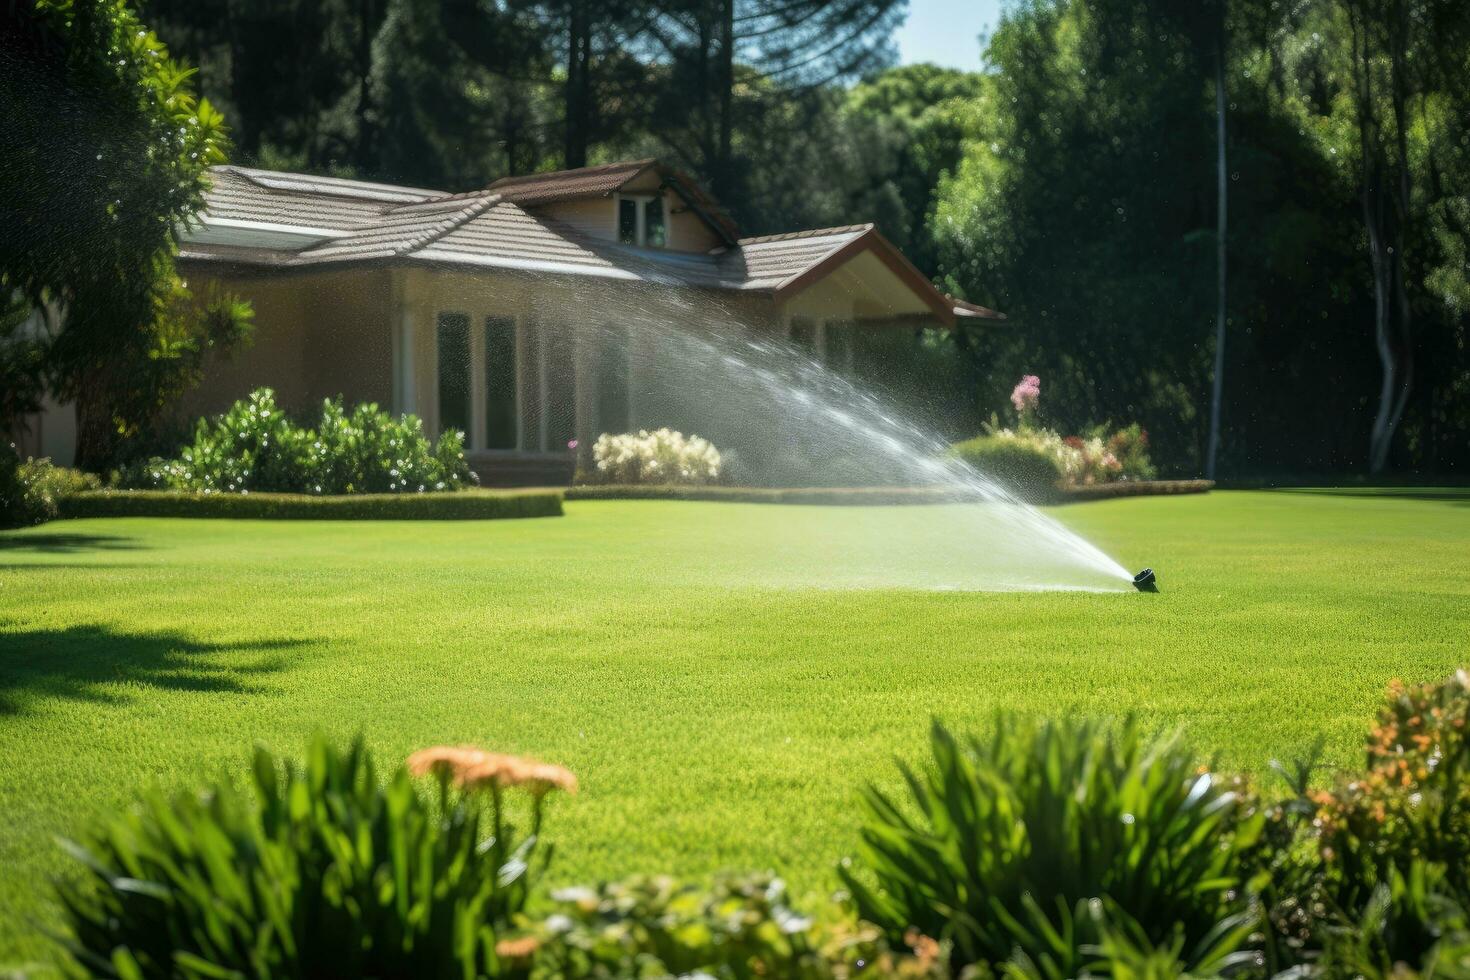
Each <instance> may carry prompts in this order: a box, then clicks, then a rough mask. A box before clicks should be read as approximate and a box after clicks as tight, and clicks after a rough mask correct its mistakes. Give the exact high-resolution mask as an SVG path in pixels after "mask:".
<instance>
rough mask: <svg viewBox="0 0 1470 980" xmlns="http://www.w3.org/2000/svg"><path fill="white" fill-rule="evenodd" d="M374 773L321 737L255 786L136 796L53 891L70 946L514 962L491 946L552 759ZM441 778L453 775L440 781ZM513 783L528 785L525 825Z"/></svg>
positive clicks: (366, 966) (373, 972) (415, 970)
mask: <svg viewBox="0 0 1470 980" xmlns="http://www.w3.org/2000/svg"><path fill="white" fill-rule="evenodd" d="M411 761H412V763H413V765H414V768H415V769H416V770H417V771H419V772H431V771H432V772H435V773H437V774H438V776H439V779H440V781H439V788H438V799H437V801H430V800H427V799H425V798H424V797H423V796H421V795H420V794H419V793H418V792H417V790H416V789H415V787H414V785H413V782H412V779H411V778H410V775H409V772H408V770H407V769H403V768H399V769H398V770H397V771H396V772H394V773H393V775H392V776H391V777H390V778H389V780H388V782H387V784H386V785H382V784H380V783H379V782H378V779H377V776H376V773H375V770H374V766H373V762H372V758H371V756H370V755H369V753H368V752H367V750H366V749H365V748H364V746H363V744H362V741H361V739H359V740H357V741H355V742H353V743H352V745H351V746H350V747H349V748H348V749H347V750H346V751H338V750H337V749H334V748H333V747H332V746H331V745H329V744H328V743H327V742H325V741H324V740H322V739H320V738H319V739H317V740H316V741H315V742H314V743H313V744H312V746H311V749H310V751H309V753H308V756H307V761H306V763H305V765H304V766H297V765H295V764H293V763H291V762H284V763H282V762H280V761H279V760H277V759H275V758H274V757H272V756H271V755H270V754H269V753H267V752H266V751H265V750H263V749H261V750H257V752H256V755H255V759H254V768H253V783H254V787H253V788H254V793H253V794H251V793H246V792H242V791H241V790H239V789H238V788H236V787H235V786H234V785H232V784H231V783H230V782H227V781H226V782H222V783H220V784H218V785H216V786H214V787H212V788H211V789H210V790H208V791H207V792H205V793H203V794H198V795H195V794H187V793H180V794H177V795H174V796H166V795H164V794H162V793H157V792H155V793H153V794H150V795H148V796H145V797H144V799H143V801H142V804H141V806H140V807H139V808H138V809H137V810H135V811H134V812H131V813H128V814H125V815H123V816H121V817H118V818H116V819H114V820H113V821H111V822H110V823H109V824H107V825H106V826H105V827H104V828H103V829H102V830H101V831H100V832H98V833H97V834H95V835H94V836H93V837H92V838H91V839H90V840H88V841H87V842H86V843H84V844H70V845H69V847H70V849H71V851H72V852H73V853H74V854H75V855H76V856H77V857H78V858H79V859H80V860H81V861H82V862H83V864H84V865H85V866H86V868H87V869H88V870H89V874H88V875H87V876H86V878H85V879H84V880H82V881H80V882H76V883H69V884H66V885H64V886H63V888H62V891H61V901H62V905H63V907H64V909H65V911H66V916H67V918H68V920H69V924H70V926H71V932H72V938H71V939H70V941H69V946H70V948H71V950H72V953H73V955H74V956H75V958H76V960H77V962H78V963H79V964H80V965H81V966H82V967H83V968H84V969H86V970H87V971H88V972H89V973H91V974H92V975H98V976H115V977H177V976H185V977H224V976H253V977H273V976H293V977H357V976H376V977H430V976H451V975H453V976H467V977H468V976H515V975H521V974H523V973H524V970H523V969H522V968H521V967H518V966H516V965H515V962H514V961H513V960H510V959H507V958H506V957H505V956H503V955H502V954H501V953H497V951H496V946H497V943H498V942H499V941H502V940H504V938H505V935H506V930H507V929H508V928H509V926H510V922H511V919H512V917H514V916H516V915H518V914H519V913H520V912H521V911H522V910H523V909H524V907H525V904H526V899H527V896H528V895H529V893H530V891H531V889H532V887H533V886H534V884H535V882H536V879H537V876H538V875H539V873H540V872H541V871H542V870H543V869H544V867H545V864H546V862H547V861H548V860H549V857H550V850H549V849H548V848H544V847H538V834H539V829H540V823H541V811H542V802H543V796H544V794H545V792H546V791H547V790H549V789H552V788H565V789H575V780H573V779H572V778H571V775H570V773H567V772H566V771H565V770H563V769H560V768H559V767H556V766H545V765H541V764H538V763H532V762H529V761H527V760H521V759H514V758H512V757H508V756H497V755H492V754H490V753H483V752H475V751H471V750H463V749H443V750H431V751H429V752H426V753H421V754H420V755H419V756H416V757H415V758H414V759H413V760H411ZM451 781H452V782H453V784H454V785H451ZM508 787H520V788H521V789H522V790H526V791H529V793H530V797H531V802H530V807H531V815H530V830H529V833H522V832H521V830H520V829H519V828H518V827H516V826H515V825H514V824H513V823H512V822H511V821H510V819H509V817H510V816H511V810H512V807H511V806H510V805H509V801H508V799H507V797H506V796H505V794H504V790H505V789H506V788H508Z"/></svg>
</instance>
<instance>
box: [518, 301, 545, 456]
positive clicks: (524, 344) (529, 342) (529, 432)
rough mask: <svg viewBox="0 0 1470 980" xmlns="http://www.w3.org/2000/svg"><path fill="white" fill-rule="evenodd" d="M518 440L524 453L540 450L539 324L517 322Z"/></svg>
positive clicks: (533, 320)
mask: <svg viewBox="0 0 1470 980" xmlns="http://www.w3.org/2000/svg"><path fill="white" fill-rule="evenodd" d="M521 365H522V371H521V377H520V382H521V442H520V448H521V449H522V450H524V451H526V452H532V453H534V452H540V450H541V324H540V322H539V321H537V320H535V319H530V320H527V321H525V322H524V323H523V324H522V325H521Z"/></svg>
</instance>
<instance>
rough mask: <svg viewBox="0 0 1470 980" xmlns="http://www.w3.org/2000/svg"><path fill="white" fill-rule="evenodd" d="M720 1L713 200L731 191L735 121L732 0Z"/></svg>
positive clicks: (728, 196)
mask: <svg viewBox="0 0 1470 980" xmlns="http://www.w3.org/2000/svg"><path fill="white" fill-rule="evenodd" d="M719 2H720V64H719V74H718V79H717V84H718V85H719V86H720V110H719V111H720V128H719V143H718V144H717V145H718V147H719V150H718V160H717V163H716V166H715V171H714V172H715V175H716V184H715V188H714V191H715V199H716V200H721V201H729V200H732V199H733V196H734V191H735V188H734V187H732V186H731V184H732V182H733V179H734V175H733V173H732V170H733V166H734V165H733V163H732V159H731V158H732V157H733V156H734V151H733V143H734V128H735V120H734V113H733V112H732V106H733V104H734V100H735V0H719Z"/></svg>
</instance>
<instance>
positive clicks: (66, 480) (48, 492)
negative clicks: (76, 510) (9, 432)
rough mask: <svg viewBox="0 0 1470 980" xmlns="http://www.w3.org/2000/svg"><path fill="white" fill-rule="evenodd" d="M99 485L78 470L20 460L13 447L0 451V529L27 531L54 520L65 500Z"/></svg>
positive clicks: (48, 461)
mask: <svg viewBox="0 0 1470 980" xmlns="http://www.w3.org/2000/svg"><path fill="white" fill-rule="evenodd" d="M100 485H101V484H100V483H99V481H98V480H97V478H96V477H94V476H92V475H91V474H89V473H83V472H81V471H80V470H72V469H67V468H66V467H64V466H55V465H53V464H52V462H51V460H49V459H26V460H24V461H22V460H21V458H20V453H18V452H17V451H16V448H15V446H14V445H12V444H6V445H5V446H3V447H0V527H26V526H29V525H32V524H41V523H44V522H46V521H51V520H55V519H56V518H57V517H58V516H59V515H60V511H61V508H62V505H63V501H65V500H66V499H67V498H68V497H70V496H72V495H74V494H78V493H82V492H84V491H88V490H96V489H97V487H98V486H100Z"/></svg>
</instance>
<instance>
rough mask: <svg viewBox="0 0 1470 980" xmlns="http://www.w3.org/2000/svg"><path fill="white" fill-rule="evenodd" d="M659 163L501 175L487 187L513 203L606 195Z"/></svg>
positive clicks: (531, 202)
mask: <svg viewBox="0 0 1470 980" xmlns="http://www.w3.org/2000/svg"><path fill="white" fill-rule="evenodd" d="M657 163H658V161H657V160H627V161H624V162H622V163H608V164H604V165H602V166H600V167H582V168H580V169H578V170H555V171H552V172H551V173H541V174H526V175H524V176H521V177H502V178H500V179H499V180H497V181H495V182H494V183H493V184H491V185H490V186H489V187H488V188H486V190H491V191H498V192H500V195H501V197H503V198H504V199H505V200H507V201H510V202H511V203H513V204H546V203H549V202H551V201H570V200H574V199H576V198H582V197H606V196H607V195H608V194H611V193H613V192H614V191H616V190H618V189H619V188H620V187H622V186H623V185H624V184H626V183H627V182H628V181H630V180H632V179H633V178H634V177H636V176H638V175H639V174H641V173H642V172H643V171H645V170H647V169H648V168H649V167H652V166H656V165H657Z"/></svg>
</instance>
